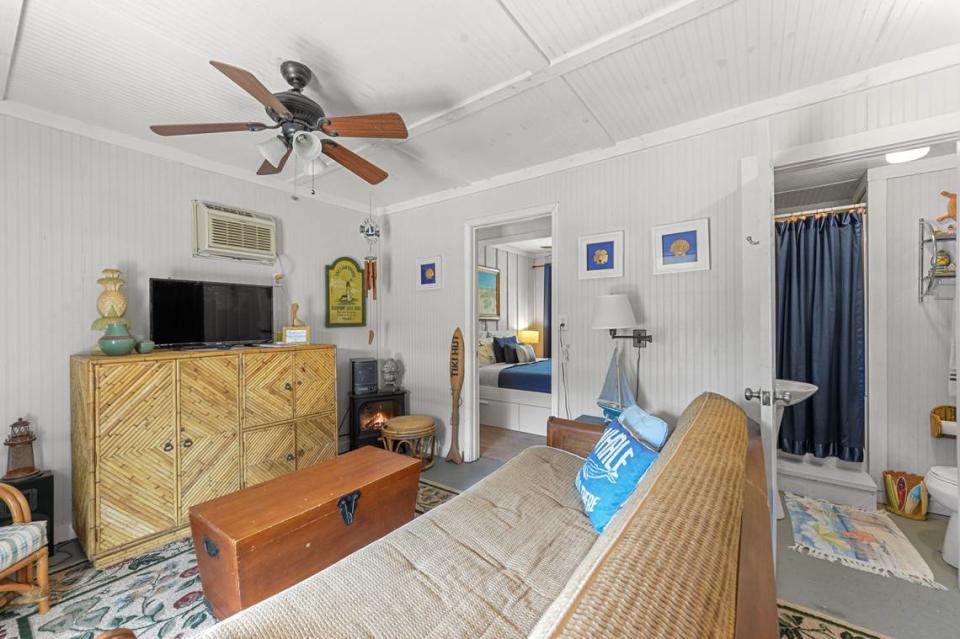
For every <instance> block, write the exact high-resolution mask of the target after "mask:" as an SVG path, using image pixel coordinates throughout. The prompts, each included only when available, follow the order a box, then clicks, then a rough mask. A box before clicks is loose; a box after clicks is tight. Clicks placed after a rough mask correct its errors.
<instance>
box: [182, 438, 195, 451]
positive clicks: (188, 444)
mask: <svg viewBox="0 0 960 639" xmlns="http://www.w3.org/2000/svg"><path fill="white" fill-rule="evenodd" d="M191 446H193V440H192V439H190V438H189V437H188V438H187V439H185V440H183V447H184V448H190V447H191Z"/></svg>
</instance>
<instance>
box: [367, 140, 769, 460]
mask: <svg viewBox="0 0 960 639" xmlns="http://www.w3.org/2000/svg"><path fill="white" fill-rule="evenodd" d="M752 130H753V129H752V128H751V127H735V128H730V129H726V130H723V131H718V132H713V133H710V134H707V135H703V136H699V137H696V138H692V139H688V140H684V141H681V142H678V143H675V144H671V145H667V146H662V147H657V148H654V149H651V150H646V151H642V152H638V153H634V154H631V155H625V156H621V157H618V158H614V159H611V160H607V161H604V162H600V163H597V164H593V165H589V166H584V167H579V168H575V169H571V170H568V171H564V172H559V173H554V174H551V175H547V176H544V177H540V178H537V179H533V180H529V181H525V182H522V183H518V184H513V185H510V186H505V187H502V188H498V189H493V190H489V191H484V192H481V193H477V194H473V195H468V196H464V197H461V198H457V199H454V200H450V201H446V202H440V203H437V204H433V205H429V206H424V207H420V208H417V209H413V210H410V211H406V212H403V213H400V214H396V215H389V216H387V217H386V234H385V242H384V249H385V251H387V253H388V256H389V257H388V262H389V264H388V268H387V273H386V279H385V282H384V292H385V294H384V317H385V321H384V337H385V342H384V343H385V349H386V350H388V351H390V352H391V353H392V354H394V356H397V357H400V358H402V359H403V361H404V364H405V370H406V378H405V384H406V386H407V387H408V388H409V389H410V392H411V395H410V397H411V403H412V409H413V411H415V412H419V413H425V414H429V415H433V416H434V417H436V418H437V419H438V420H439V423H440V424H442V425H443V426H444V427H445V428H446V430H445V431H444V432H445V433H448V429H449V418H450V387H449V371H448V349H449V343H450V335H451V333H452V332H453V330H454V328H455V327H457V326H462V325H463V322H464V319H465V318H464V304H465V300H464V295H465V293H464V281H465V280H464V277H465V273H464V269H465V267H466V265H465V260H464V259H463V258H462V257H461V256H462V255H463V252H464V223H465V222H466V221H467V220H469V219H471V218H482V217H486V216H490V215H495V214H500V213H505V212H509V211H517V210H522V209H527V208H530V207H535V206H536V207H540V206H543V205H546V207H545V208H546V209H547V210H549V206H550V205H552V204H553V203H557V205H558V213H557V215H558V216H559V229H558V234H557V235H556V236H555V237H554V238H553V246H554V260H555V269H556V268H557V267H559V270H555V271H554V274H553V277H554V278H556V279H557V280H558V282H559V292H558V294H557V297H556V299H554V301H553V304H554V318H555V321H559V318H560V317H561V316H565V317H566V319H567V323H568V332H567V335H566V342H567V343H568V344H569V345H570V353H571V358H570V364H569V380H568V394H569V401H570V414H571V415H572V416H574V417H575V416H577V415H578V414H580V413H596V410H597V409H596V405H595V400H596V396H597V394H598V393H599V392H600V387H601V385H602V383H603V376H604V373H605V372H606V366H607V363H608V361H609V358H610V353H611V350H612V348H613V343H612V342H611V340H610V338H609V336H608V335H607V333H606V332H605V331H595V330H592V329H591V328H590V321H591V311H592V306H593V304H592V301H593V300H594V299H595V297H596V296H597V295H600V294H603V293H628V294H629V295H630V297H631V300H632V302H633V305H634V309H635V311H636V313H637V317H638V319H639V320H640V322H641V324H642V326H643V327H644V328H647V329H649V330H650V331H651V332H652V334H653V337H654V343H653V344H652V346H651V347H650V348H647V349H644V350H643V351H641V359H640V397H639V399H640V401H641V403H643V404H644V405H645V406H646V407H648V408H649V409H650V410H652V411H653V412H654V413H657V414H659V415H662V416H664V417H665V418H667V419H669V420H671V421H672V420H674V419H675V418H676V417H677V416H678V415H679V413H680V412H681V411H682V410H683V408H684V407H685V406H686V405H687V403H688V402H689V401H690V400H691V399H693V398H694V397H695V396H696V395H697V394H699V393H701V392H702V391H704V390H715V391H718V392H721V393H723V394H725V395H728V396H731V397H737V396H739V394H740V393H741V391H742V388H743V387H742V383H741V377H742V376H741V371H740V368H741V366H740V360H741V347H740V343H741V321H740V317H741V307H740V304H741V302H740V278H741V273H740V268H741V267H740V263H741V246H740V244H741V242H742V241H743V240H742V238H741V237H740V236H739V229H740V197H739V184H740V176H739V159H740V158H741V157H742V156H746V155H751V154H752V144H753V139H752ZM701 217H708V218H710V221H711V226H710V234H711V238H710V240H711V256H712V259H713V263H712V268H711V270H709V271H701V272H696V273H686V274H678V275H660V276H655V275H653V272H652V266H653V265H652V258H651V255H650V249H649V246H650V241H651V240H650V232H651V227H652V226H653V225H655V224H663V223H668V222H675V221H681V220H689V219H694V218H701ZM425 229H430V231H429V232H428V233H427V232H424V230H425ZM616 230H623V231H624V235H625V260H624V266H625V268H624V276H623V277H620V278H609V279H596V280H580V279H578V276H577V269H576V261H577V260H576V254H577V237H578V236H580V235H586V234H589V233H599V232H604V231H616ZM437 253H442V254H443V256H444V258H443V263H444V268H445V269H446V272H445V273H444V278H443V281H444V287H443V289H441V290H436V291H416V290H415V287H414V277H413V276H412V275H411V273H412V272H413V269H414V268H415V260H416V258H417V257H421V256H424V255H431V254H437ZM554 348H557V347H556V345H555V346H554ZM628 350H629V353H628V357H630V358H633V357H635V356H636V352H637V351H634V350H633V349H628ZM633 367H634V362H633V361H631V362H629V364H628V368H629V369H630V370H633ZM467 375H468V376H471V377H472V375H473V371H469V370H468V371H467ZM468 383H470V382H469V379H468ZM470 419H471V416H470V415H469V411H462V413H461V425H462V428H465V429H466V428H471V427H472V425H471V424H470ZM448 440H449V437H448V436H447V435H446V434H445V436H444V437H443V442H442V443H443V448H444V449H445V450H446V449H447V448H448V446H449V441H448Z"/></svg>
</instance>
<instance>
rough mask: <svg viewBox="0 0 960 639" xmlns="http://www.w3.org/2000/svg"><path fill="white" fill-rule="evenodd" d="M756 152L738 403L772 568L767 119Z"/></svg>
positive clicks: (746, 201) (746, 194)
mask: <svg viewBox="0 0 960 639" xmlns="http://www.w3.org/2000/svg"><path fill="white" fill-rule="evenodd" d="M753 134H754V148H755V150H756V155H753V156H749V157H745V158H741V160H740V207H741V213H740V221H741V229H740V230H741V235H742V236H743V242H744V244H743V260H742V263H741V268H742V270H741V285H742V289H743V295H742V298H741V303H742V307H741V312H742V318H743V319H742V326H741V329H742V336H741V353H742V358H743V371H742V382H743V385H744V387H745V389H744V390H745V391H746V389H747V388H749V389H751V390H752V391H757V392H759V393H760V397H758V398H756V399H753V400H746V399H745V398H741V405H742V406H743V407H744V410H746V412H747V414H748V415H750V416H751V417H752V418H753V419H754V420H756V421H757V422H758V423H759V424H760V431H761V434H762V436H763V449H764V454H763V457H764V467H765V468H764V470H765V471H766V475H767V491H768V500H769V501H768V507H769V514H770V522H769V525H770V536H771V546H772V549H773V561H774V569H776V560H777V507H778V504H779V502H780V498H779V495H778V492H777V454H776V451H777V433H776V405H775V401H774V391H775V389H774V379H775V378H776V329H775V326H776V315H775V306H776V290H775V282H776V279H775V277H774V275H773V274H774V270H775V261H774V250H775V249H774V224H773V164H772V162H771V143H770V126H769V121H768V120H758V121H757V122H755V123H754V131H753Z"/></svg>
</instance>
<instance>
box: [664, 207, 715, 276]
mask: <svg viewBox="0 0 960 639" xmlns="http://www.w3.org/2000/svg"><path fill="white" fill-rule="evenodd" d="M652 237H653V272H654V274H656V275H663V274H665V273H685V272H688V271H709V270H710V219H709V218H705V217H704V218H701V219H699V220H689V221H687V222H677V223H676V224H664V225H662V226H655V227H653V231H652Z"/></svg>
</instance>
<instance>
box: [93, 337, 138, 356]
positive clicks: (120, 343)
mask: <svg viewBox="0 0 960 639" xmlns="http://www.w3.org/2000/svg"><path fill="white" fill-rule="evenodd" d="M97 343H98V344H100V350H101V351H103V353H104V355H129V354H130V353H132V352H133V347H134V346H136V344H137V340H135V339H133V338H132V337H130V336H129V335H127V336H126V337H120V336H113V337H107V336H104V337H101V338H100V339H99V340H97Z"/></svg>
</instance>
